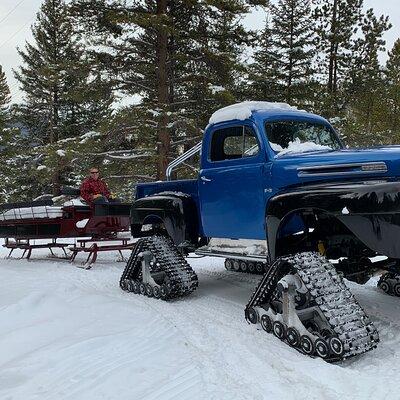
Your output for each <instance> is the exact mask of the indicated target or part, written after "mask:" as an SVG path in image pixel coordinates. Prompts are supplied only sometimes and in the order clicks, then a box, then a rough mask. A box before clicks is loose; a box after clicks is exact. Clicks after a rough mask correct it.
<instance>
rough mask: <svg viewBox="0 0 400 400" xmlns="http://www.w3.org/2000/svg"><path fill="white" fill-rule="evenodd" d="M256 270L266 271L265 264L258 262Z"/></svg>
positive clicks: (259, 271)
mask: <svg viewBox="0 0 400 400" xmlns="http://www.w3.org/2000/svg"><path fill="white" fill-rule="evenodd" d="M256 271H257V272H258V273H259V274H261V273H262V272H264V266H263V265H262V263H257V264H256Z"/></svg>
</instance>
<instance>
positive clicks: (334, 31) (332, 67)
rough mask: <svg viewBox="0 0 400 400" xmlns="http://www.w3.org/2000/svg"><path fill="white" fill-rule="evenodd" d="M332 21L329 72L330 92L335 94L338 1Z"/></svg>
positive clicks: (334, 6)
mask: <svg viewBox="0 0 400 400" xmlns="http://www.w3.org/2000/svg"><path fill="white" fill-rule="evenodd" d="M332 7H333V9H332V20H331V38H330V47H329V70H328V92H329V93H334V92H335V91H336V88H337V76H336V72H337V60H336V57H337V45H336V41H337V34H338V32H337V7H338V4H337V0H334V2H333V6H332Z"/></svg>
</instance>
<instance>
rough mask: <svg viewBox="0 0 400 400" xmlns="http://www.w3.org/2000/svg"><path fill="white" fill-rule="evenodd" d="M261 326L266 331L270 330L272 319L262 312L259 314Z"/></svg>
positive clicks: (269, 331)
mask: <svg viewBox="0 0 400 400" xmlns="http://www.w3.org/2000/svg"><path fill="white" fill-rule="evenodd" d="M261 327H262V328H263V329H264V331H265V332H267V333H271V332H272V321H271V318H270V317H269V316H268V315H267V314H263V315H262V316H261Z"/></svg>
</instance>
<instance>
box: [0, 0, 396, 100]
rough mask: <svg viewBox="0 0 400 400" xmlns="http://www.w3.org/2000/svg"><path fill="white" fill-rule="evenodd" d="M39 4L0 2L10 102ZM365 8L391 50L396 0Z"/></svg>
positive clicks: (256, 22) (34, 0) (17, 95)
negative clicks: (379, 23)
mask: <svg viewBox="0 0 400 400" xmlns="http://www.w3.org/2000/svg"><path fill="white" fill-rule="evenodd" d="M41 3H42V0H0V65H2V67H3V69H4V71H5V73H6V76H7V81H8V84H9V86H10V90H11V94H12V101H13V102H19V101H21V100H22V93H21V91H20V90H19V88H18V82H17V81H16V80H15V79H14V77H13V73H12V70H13V69H16V68H18V66H19V65H20V63H21V58H20V56H19V55H18V53H17V47H20V48H23V47H24V45H25V42H26V41H31V40H32V36H31V32H30V27H31V25H32V24H33V22H34V21H35V17H36V13H37V11H38V10H39V7H40V5H41ZM364 4H365V8H371V7H372V8H374V10H375V13H376V14H379V15H380V14H385V15H388V16H389V18H390V21H391V23H392V25H393V27H392V28H391V29H390V31H388V32H387V33H386V34H385V39H386V44H387V46H386V47H387V49H390V48H391V47H392V46H393V43H394V41H395V40H396V39H397V38H399V37H400V7H399V0H379V1H376V0H364ZM264 19H265V15H264V12H263V11H261V10H258V11H255V12H253V13H252V14H251V15H249V16H247V17H246V18H245V25H246V26H247V27H249V28H253V29H258V28H261V27H262V26H263V21H264ZM386 58H387V55H386V54H382V55H381V60H382V61H385V60H386Z"/></svg>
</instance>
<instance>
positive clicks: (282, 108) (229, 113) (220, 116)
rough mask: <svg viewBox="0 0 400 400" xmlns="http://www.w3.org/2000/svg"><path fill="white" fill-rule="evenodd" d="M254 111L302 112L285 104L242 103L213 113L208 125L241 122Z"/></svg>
mask: <svg viewBox="0 0 400 400" xmlns="http://www.w3.org/2000/svg"><path fill="white" fill-rule="evenodd" d="M254 111H273V112H287V111H292V112H293V111H294V112H302V113H306V112H305V111H302V110H298V109H297V108H296V107H293V106H291V105H289V104H287V103H273V102H267V101H244V102H242V103H236V104H232V105H230V106H227V107H223V108H220V109H219V110H217V111H215V112H214V113H213V114H212V115H211V117H210V121H209V123H210V124H217V123H219V122H224V121H230V120H234V119H237V120H240V121H243V120H245V119H247V118H250V117H251V115H252V113H253V112H254Z"/></svg>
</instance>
